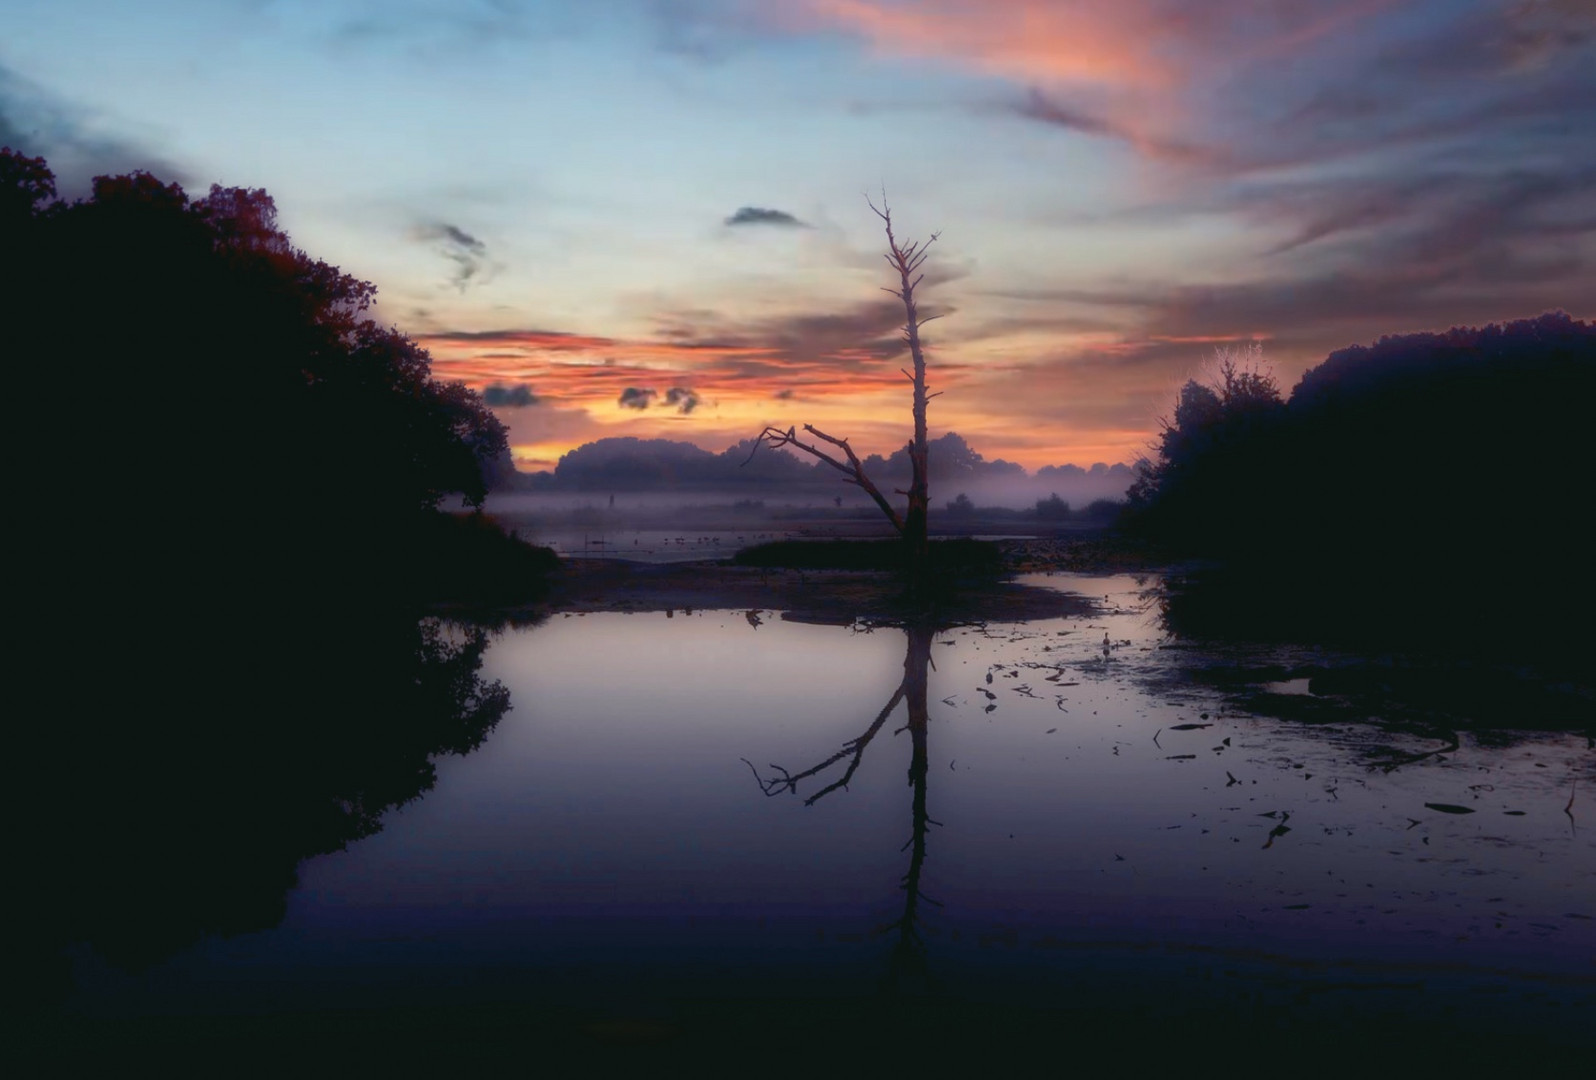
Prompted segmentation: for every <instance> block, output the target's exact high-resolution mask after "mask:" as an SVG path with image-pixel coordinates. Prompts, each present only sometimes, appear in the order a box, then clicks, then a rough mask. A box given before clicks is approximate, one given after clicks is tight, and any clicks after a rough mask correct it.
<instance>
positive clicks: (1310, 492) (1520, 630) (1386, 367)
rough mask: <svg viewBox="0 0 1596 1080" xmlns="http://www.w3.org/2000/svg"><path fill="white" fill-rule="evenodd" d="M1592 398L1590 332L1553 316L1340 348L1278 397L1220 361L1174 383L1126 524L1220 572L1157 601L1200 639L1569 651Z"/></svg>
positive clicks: (1594, 353) (1583, 546)
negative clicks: (1259, 636) (1256, 637)
mask: <svg viewBox="0 0 1596 1080" xmlns="http://www.w3.org/2000/svg"><path fill="white" fill-rule="evenodd" d="M1593 401H1596V325H1592V324H1589V323H1585V322H1581V321H1576V320H1574V319H1572V318H1570V317H1569V316H1568V315H1566V314H1562V313H1551V314H1545V315H1542V316H1540V317H1538V318H1534V319H1525V320H1520V321H1516V322H1510V323H1507V324H1505V325H1494V324H1493V325H1489V326H1484V327H1480V328H1466V327H1459V328H1454V329H1452V330H1449V331H1447V332H1445V333H1425V334H1407V335H1400V336H1388V337H1384V338H1382V339H1380V340H1379V341H1378V342H1377V343H1375V344H1374V345H1372V346H1353V347H1351V348H1347V349H1342V350H1339V351H1337V352H1335V353H1332V354H1331V355H1330V356H1329V357H1328V358H1327V359H1326V360H1325V361H1324V363H1322V364H1319V365H1318V366H1316V367H1314V368H1312V369H1310V370H1309V371H1308V372H1306V373H1305V374H1304V375H1303V377H1302V379H1301V381H1300V382H1299V383H1298V384H1297V386H1296V387H1295V388H1294V389H1293V390H1292V392H1291V394H1290V395H1289V397H1285V398H1282V396H1281V395H1280V393H1279V391H1278V388H1277V387H1275V386H1274V384H1273V382H1272V380H1271V379H1269V378H1268V377H1267V375H1265V374H1263V373H1261V372H1259V371H1257V370H1252V369H1249V368H1247V367H1246V366H1245V365H1242V366H1236V365H1231V366H1229V367H1227V368H1226V369H1225V370H1224V371H1223V372H1222V373H1221V376H1220V378H1218V379H1217V380H1216V381H1215V382H1214V383H1213V384H1210V385H1204V384H1201V383H1198V382H1195V381H1194V382H1188V383H1187V384H1186V386H1185V387H1184V388H1183V389H1182V390H1181V392H1180V397H1179V400H1178V402H1177V405H1176V409H1175V412H1174V415H1173V417H1172V418H1171V419H1170V420H1169V421H1167V423H1166V426H1165V429H1164V431H1163V433H1162V437H1161V439H1160V445H1159V453H1158V458H1157V460H1156V461H1154V462H1148V463H1146V464H1144V465H1143V467H1142V468H1141V470H1140V475H1139V477H1138V480H1137V483H1136V484H1135V486H1134V487H1133V488H1132V489H1131V492H1130V505H1129V508H1128V510H1127V512H1126V515H1125V518H1124V524H1125V525H1126V527H1127V528H1129V529H1130V530H1132V531H1133V532H1135V533H1137V534H1139V535H1141V536H1143V537H1146V538H1149V539H1152V540H1154V541H1156V542H1158V543H1159V544H1161V545H1163V546H1165V547H1166V548H1167V549H1168V550H1170V551H1173V552H1175V553H1178V554H1183V555H1193V556H1202V557H1206V558H1209V559H1213V560H1216V561H1217V562H1218V564H1219V568H1218V569H1217V570H1215V571H1213V572H1211V573H1210V574H1208V575H1207V576H1206V578H1205V581H1206V583H1207V584H1206V585H1205V587H1203V588H1201V589H1193V590H1191V591H1189V592H1188V593H1187V594H1186V595H1184V596H1180V597H1178V600H1179V602H1178V603H1177V604H1176V607H1175V610H1173V611H1172V615H1174V616H1176V618H1177V621H1182V620H1183V621H1184V625H1185V626H1186V627H1187V628H1188V629H1192V630H1194V631H1198V632H1204V631H1211V630H1215V629H1222V628H1223V624H1225V623H1226V622H1227V621H1237V622H1246V621H1249V620H1250V621H1251V624H1252V625H1253V626H1256V627H1265V626H1267V627H1272V628H1273V629H1275V630H1278V631H1281V632H1285V633H1294V634H1297V635H1300V636H1303V637H1314V636H1316V635H1318V636H1323V635H1325V634H1326V633H1329V634H1331V635H1342V636H1365V635H1366V633H1367V632H1368V631H1372V630H1375V629H1380V630H1381V631H1382V632H1387V633H1389V634H1390V635H1391V636H1393V637H1404V638H1405V639H1407V641H1408V642H1409V643H1416V644H1425V643H1430V644H1434V645H1437V646H1442V647H1447V648H1454V647H1456V646H1458V645H1460V644H1463V645H1467V646H1469V647H1470V648H1471V649H1483V650H1485V651H1496V652H1497V653H1500V654H1506V653H1509V652H1511V653H1517V654H1522V653H1525V652H1539V653H1543V654H1549V653H1564V654H1567V655H1573V654H1574V653H1575V652H1581V651H1582V650H1583V649H1584V648H1585V646H1586V645H1588V643H1589V641H1590V638H1591V631H1590V629H1589V627H1590V619H1591V611H1590V604H1591V601H1592V600H1593V599H1596V594H1593V590H1592V584H1591V582H1592V576H1591V568H1590V559H1591V550H1592V548H1591V526H1590V521H1591V520H1592V511H1593V510H1596V506H1593V502H1596V485H1593V483H1592V466H1593V464H1596V460H1593V459H1596V454H1593V451H1592V441H1591V437H1590V424H1591V419H1590V413H1591V407H1592V402H1593ZM1182 605H1184V606H1182Z"/></svg>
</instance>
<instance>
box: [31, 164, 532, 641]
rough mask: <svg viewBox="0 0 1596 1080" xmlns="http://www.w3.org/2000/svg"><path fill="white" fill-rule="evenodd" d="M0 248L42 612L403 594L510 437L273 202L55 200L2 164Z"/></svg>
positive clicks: (160, 188)
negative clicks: (291, 233)
mask: <svg viewBox="0 0 1596 1080" xmlns="http://www.w3.org/2000/svg"><path fill="white" fill-rule="evenodd" d="M0 240H3V241H4V243H3V245H0V251H3V256H0V258H3V259H4V261H5V262H6V263H7V264H8V270H9V273H8V274H7V279H8V281H10V282H11V284H10V285H9V286H8V288H7V290H6V295H5V304H6V311H5V316H6V318H5V323H6V326H7V330H8V335H7V336H8V342H7V348H8V351H9V354H10V359H11V361H12V363H11V365H10V368H11V374H12V378H13V386H12V390H13V395H14V400H16V401H18V402H26V403H27V404H28V408H27V409H24V410H18V413H17V415H16V416H14V417H13V421H14V422H13V424H12V425H11V426H10V428H9V436H10V438H11V440H12V444H13V448H14V456H15V460H19V461H28V462H29V463H30V467H29V468H28V469H27V470H25V471H23V472H21V474H20V475H19V476H18V477H17V480H18V482H19V484H20V485H21V491H20V492H18V493H17V494H20V495H21V496H22V498H23V500H24V501H25V503H26V504H28V505H30V506H31V507H32V508H37V509H43V508H49V510H50V513H49V514H48V515H45V516H42V517H41V518H39V519H37V520H36V521H35V522H34V523H33V525H32V526H31V528H32V530H33V531H34V535H30V536H25V537H24V540H25V541H28V540H33V541H35V542H37V544H38V548H37V550H38V551H39V554H40V557H41V559H42V558H44V557H46V556H47V557H48V559H49V561H50V562H52V563H54V564H59V565H62V566H64V567H66V568H67V572H66V573H64V574H63V575H61V576H59V577H57V578H55V579H53V580H52V581H50V582H49V583H48V584H49V586H50V588H51V589H52V590H54V591H55V593H56V596H57V597H59V596H60V594H61V593H62V592H68V593H71V592H75V593H78V594H80V595H81V596H82V597H83V598H84V599H85V600H88V601H91V602H103V601H104V600H106V599H108V598H111V597H117V596H120V595H123V594H124V593H125V592H126V591H127V590H129V589H131V590H132V594H131V595H127V596H126V597H125V598H126V600H127V601H129V602H143V601H147V600H150V599H154V598H157V597H158V598H159V599H160V600H161V601H162V602H163V603H164V604H166V605H168V606H175V607H178V608H182V607H183V606H184V605H186V604H190V603H192V604H195V605H197V606H198V607H199V608H200V609H202V610H203V609H205V608H206V607H207V606H208V605H211V604H213V603H215V602H216V601H217V598H218V597H220V596H224V595H225V596H227V597H228V599H229V600H230V601H231V602H232V603H234V604H237V605H243V606H247V605H249V604H252V603H281V602H283V601H285V600H286V599H287V598H290V597H298V598H301V599H304V600H309V601H317V600H319V599H321V598H323V597H326V596H327V595H329V594H330V593H331V594H338V595H343V596H359V595H377V596H381V597H388V596H391V595H395V594H397V595H398V596H399V597H401V598H404V599H409V598H410V596H411V595H413V594H414V593H415V592H416V591H418V590H417V588H416V587H415V586H414V583H415V582H416V580H417V579H425V578H426V577H427V576H428V573H429V571H428V568H427V567H426V566H425V565H424V564H423V563H421V561H420V560H419V558H418V556H420V555H421V553H422V552H421V549H422V548H432V549H433V551H429V552H428V553H429V554H433V553H435V545H436V541H437V536H438V522H437V513H438V507H439V505H440V503H441V501H442V500H443V499H445V498H446V497H448V496H451V495H455V494H458V495H461V496H463V497H464V498H465V500H466V501H467V502H468V503H470V504H474V505H480V504H481V502H482V499H483V498H484V496H485V495H486V492H487V484H488V477H489V473H490V471H491V469H492V467H493V466H494V464H495V462H496V461H497V460H498V459H499V458H500V457H501V456H502V455H503V454H504V453H505V450H506V443H505V429H504V427H503V425H502V424H501V423H499V421H498V420H497V419H496V418H495V417H494V416H493V414H492V412H491V411H489V409H488V408H487V406H486V405H484V404H483V402H482V401H481V399H480V398H479V397H478V396H477V395H476V394H475V393H473V392H472V391H470V390H468V389H467V388H466V387H465V386H463V385H460V384H450V383H441V382H438V381H436V380H434V379H433V378H432V377H431V367H430V364H431V359H430V357H429V356H428V355H427V353H426V351H425V350H423V349H421V348H420V347H419V346H417V345H416V344H415V343H414V342H413V341H411V340H410V339H409V338H407V337H406V336H405V335H403V334H401V333H399V332H398V331H397V330H394V329H392V328H389V327H384V326H381V325H379V324H378V323H377V322H376V321H375V320H374V319H373V318H371V317H370V305H371V302H372V298H373V296H374V293H375V290H374V289H373V287H372V286H371V285H369V284H367V283H366V282H363V281H359V280H357V279H355V278H353V277H351V276H350V275H348V274H344V273H342V272H341V271H339V270H338V268H337V267H334V266H329V265H328V264H326V263H324V262H322V261H320V260H318V259H315V258H313V257H312V256H310V255H308V254H306V253H305V252H303V251H300V250H298V249H296V248H295V247H294V246H293V244H292V243H291V242H290V240H289V238H288V236H287V235H286V234H284V233H283V231H282V230H281V229H280V228H278V226H277V222H276V207H275V204H274V203H273V201H272V199H271V196H269V195H268V194H267V193H266V192H264V191H260V190H246V189H240V188H221V187H215V186H213V187H212V188H211V189H210V192H209V193H208V194H207V195H206V196H205V197H203V198H199V199H194V198H190V196H189V195H188V194H187V193H186V192H185V191H184V190H183V189H182V188H181V187H179V186H178V185H177V184H168V183H163V182H162V181H160V180H158V179H156V178H155V177H153V176H151V175H149V174H148V173H143V172H137V173H132V174H130V175H127V176H109V177H99V178H97V179H96V180H95V182H94V189H93V193H92V195H91V196H90V197H88V198H86V199H82V200H79V201H76V202H65V201H60V200H57V199H55V197H54V180H53V177H52V176H51V174H50V172H49V169H48V166H47V165H46V164H45V162H44V161H42V160H40V159H36V158H27V157H24V156H21V155H18V154H15V153H13V152H11V151H9V150H7V151H4V152H0ZM461 535H462V536H463V535H464V534H461ZM432 587H433V586H432V585H426V586H423V587H421V589H420V591H422V592H425V591H428V590H429V589H431V588H432Z"/></svg>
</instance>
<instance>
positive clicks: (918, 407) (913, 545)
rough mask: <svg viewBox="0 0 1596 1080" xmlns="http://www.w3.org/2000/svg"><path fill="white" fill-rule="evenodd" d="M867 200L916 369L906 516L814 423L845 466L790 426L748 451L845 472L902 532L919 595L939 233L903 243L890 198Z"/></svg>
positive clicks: (926, 555)
mask: <svg viewBox="0 0 1596 1080" xmlns="http://www.w3.org/2000/svg"><path fill="white" fill-rule="evenodd" d="M865 201H866V202H867V203H869V205H870V209H871V210H874V211H875V213H876V216H877V217H879V218H880V219H881V220H882V221H883V222H885V223H886V227H887V254H885V255H883V256H882V257H883V258H885V259H886V260H887V263H888V264H889V265H890V266H891V267H892V268H893V269H894V270H896V271H897V272H898V281H899V287H898V288H896V289H884V290H883V291H885V292H889V293H891V294H892V295H893V296H896V297H898V298H899V299H900V300H902V301H903V313H904V325H903V341H904V344H906V345H908V346H909V356H910V358H911V359H912V361H913V364H914V371H913V372H912V373H911V372H908V371H905V372H904V373H903V374H904V377H905V378H907V379H908V380H909V381H910V382H911V383H912V384H913V386H914V438H913V439H911V440H910V441H909V444H908V446H907V447H906V449H907V451H908V454H909V468H910V474H909V490H908V491H899V492H897V494H899V495H905V496H907V497H908V506H907V507H906V508H905V509H904V512H903V513H902V514H899V513H898V511H897V510H896V509H895V508H894V507H893V505H892V504H891V503H890V502H888V501H887V497H886V496H885V495H883V494H882V493H881V489H880V488H878V487H876V485H875V484H874V482H872V481H871V479H870V477H869V476H867V475H865V471H864V466H863V465H862V464H861V463H860V461H859V458H858V455H856V454H855V453H854V452H853V448H852V447H850V446H849V445H848V440H847V439H839V438H837V437H836V436H834V435H828V434H827V433H826V432H824V431H821V430H820V429H818V428H816V427H815V426H814V425H813V424H805V425H804V431H806V432H808V433H809V434H810V435H813V436H814V437H815V438H816V439H819V440H821V441H823V442H827V443H830V444H831V445H832V446H834V447H836V448H837V449H838V450H841V451H842V453H843V456H844V457H845V458H846V460H845V461H843V460H838V459H837V458H836V457H833V456H832V455H831V454H829V453H827V452H826V451H824V450H822V449H821V448H820V447H819V446H817V445H815V443H813V442H806V441H804V440H803V438H802V437H800V436H799V434H798V429H797V427H796V426H794V427H789V428H788V429H787V430H786V431H783V430H781V429H780V428H777V427H767V428H765V430H764V431H762V432H760V433H759V438H758V439H756V440H755V442H754V446H753V450H751V451H750V452H749V455H748V457H749V460H752V459H753V455H754V452H756V451H758V449H759V447H760V446H762V445H765V446H771V447H779V446H791V447H795V448H797V449H799V450H802V451H803V452H804V453H806V454H808V455H810V456H811V457H814V458H816V459H818V460H820V461H823V462H825V463H826V464H827V465H830V466H831V467H832V468H834V469H836V470H837V471H838V472H840V473H842V474H843V476H844V477H845V478H846V479H847V481H848V483H850V484H853V485H855V486H857V487H859V488H861V489H863V490H864V492H865V493H866V494H867V495H869V496H870V498H871V499H872V500H873V501H874V502H875V504H876V505H877V506H878V507H880V508H881V512H882V513H883V514H885V515H886V516H887V520H888V521H890V522H892V527H893V528H894V529H896V530H897V532H898V536H899V537H900V538H902V540H903V545H904V565H905V567H906V568H907V570H908V575H909V582H910V585H911V587H912V588H913V589H914V590H915V591H920V590H922V589H923V588H924V587H925V586H926V585H927V584H928V582H929V580H930V561H931V560H930V555H931V553H930V545H929V541H928V537H927V531H926V525H927V517H928V514H929V511H930V507H931V495H930V490H929V486H928V484H927V482H926V453H927V438H926V420H925V408H926V403H927V402H929V401H930V400H931V399H932V398H934V397H936V396H937V395H936V394H931V393H927V392H926V381H925V352H924V351H923V350H922V348H921V346H920V327H921V326H922V325H923V324H925V323H928V322H930V321H931V320H932V319H935V318H937V316H935V315H930V316H927V317H925V318H921V316H920V312H919V308H918V307H917V306H916V305H915V302H914V289H915V286H916V285H919V284H920V282H921V280H922V279H923V278H924V277H925V275H924V274H921V273H919V272H918V271H919V269H920V264H921V263H923V262H925V257H926V249H927V248H929V247H930V246H931V244H932V243H933V242H934V241H935V240H936V238H937V236H938V235H939V234H938V233H932V234H931V239H930V240H927V241H925V242H924V243H921V242H919V241H911V242H909V243H907V244H899V243H898V238H897V237H896V236H894V235H893V232H892V210H891V208H890V207H888V206H887V201H886V198H885V197H884V196H883V198H882V200H881V205H880V206H879V207H877V206H876V204H875V203H873V202H870V200H869V198H868V197H866V199H865ZM744 464H747V462H744Z"/></svg>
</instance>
